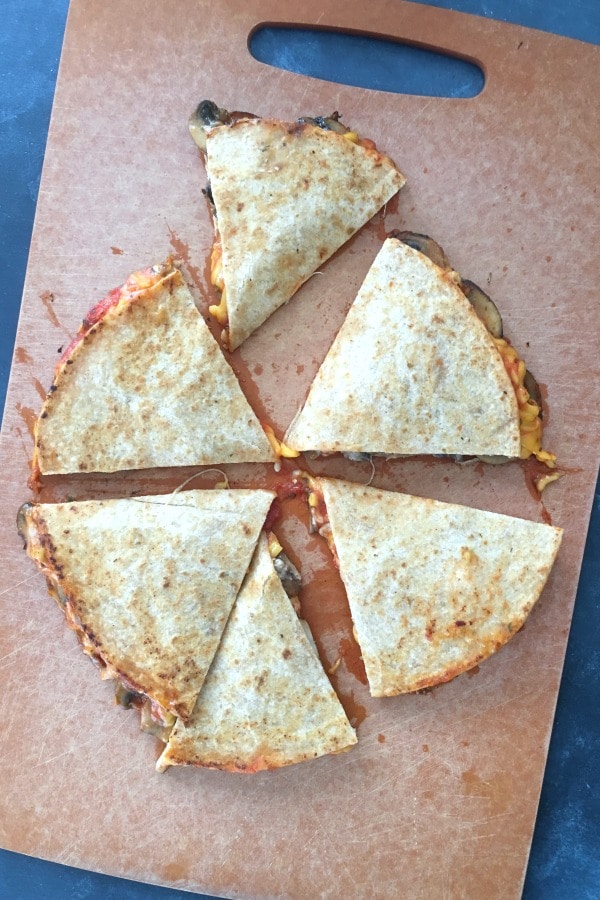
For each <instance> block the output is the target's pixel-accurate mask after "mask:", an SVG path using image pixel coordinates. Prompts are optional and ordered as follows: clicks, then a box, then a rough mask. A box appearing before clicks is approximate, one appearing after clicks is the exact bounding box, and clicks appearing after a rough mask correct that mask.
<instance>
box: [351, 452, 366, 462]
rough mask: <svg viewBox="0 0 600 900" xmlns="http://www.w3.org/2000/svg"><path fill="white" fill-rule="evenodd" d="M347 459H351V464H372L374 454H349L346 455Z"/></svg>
mask: <svg viewBox="0 0 600 900" xmlns="http://www.w3.org/2000/svg"><path fill="white" fill-rule="evenodd" d="M344 456H345V457H346V459H349V460H350V461H351V462H371V459H372V454H371V453H354V452H348V453H344Z"/></svg>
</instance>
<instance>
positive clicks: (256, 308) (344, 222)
mask: <svg viewBox="0 0 600 900" xmlns="http://www.w3.org/2000/svg"><path fill="white" fill-rule="evenodd" d="M206 144H207V162H206V168H207V174H208V177H209V179H210V186H211V191H212V196H213V199H214V204H215V208H216V211H217V225H218V230H219V234H220V238H221V243H222V247H223V258H222V263H223V270H222V271H223V279H224V283H225V287H226V292H227V309H228V316H229V338H228V343H229V348H230V349H231V350H235V348H236V347H239V345H240V344H241V343H242V342H243V341H245V340H246V338H247V337H248V336H249V335H250V334H252V332H253V331H255V330H256V329H257V328H258V327H259V325H261V324H262V323H263V322H264V321H265V320H266V319H267V318H268V317H269V316H270V315H271V314H272V313H274V312H275V310H276V309H278V308H279V307H280V306H282V305H283V304H284V303H286V302H287V301H288V300H289V299H290V297H292V295H293V294H294V293H295V292H296V291H297V290H298V288H299V287H300V286H301V285H302V284H303V283H304V282H305V281H306V280H307V278H309V277H310V276H311V275H312V274H313V272H315V271H316V270H317V269H318V267H319V266H320V265H321V264H322V263H324V262H325V260H327V259H329V257H330V256H331V255H332V254H333V253H334V252H335V251H336V250H337V249H338V248H339V247H341V246H342V244H345V243H346V241H347V240H349V238H350V237H352V235H353V234H355V233H356V232H357V231H358V230H359V229H360V228H361V227H362V226H363V225H364V224H365V223H366V222H368V220H369V219H371V218H372V217H373V216H374V215H375V213H376V212H377V211H378V210H379V209H381V207H382V206H383V205H384V204H385V203H386V202H387V201H388V200H389V199H390V198H391V197H393V196H394V194H395V193H397V191H399V190H400V188H401V187H402V185H403V184H404V182H405V178H404V176H403V175H402V174H401V173H400V172H399V171H398V170H397V169H396V167H395V165H394V163H393V162H392V161H391V160H390V159H389V158H388V157H386V156H384V155H383V154H381V153H379V152H378V151H377V150H371V149H367V148H365V147H362V146H360V145H358V144H354V143H352V141H350V140H348V139H347V138H345V137H344V136H343V135H340V134H337V133H335V132H332V131H325V130H324V129H322V128H318V127H317V126H314V125H309V124H303V123H298V122H296V123H284V122H278V121H272V120H268V119H244V120H241V121H238V122H236V123H235V124H233V125H223V126H219V127H216V128H213V129H212V130H211V131H210V132H209V133H208V135H207V140H206Z"/></svg>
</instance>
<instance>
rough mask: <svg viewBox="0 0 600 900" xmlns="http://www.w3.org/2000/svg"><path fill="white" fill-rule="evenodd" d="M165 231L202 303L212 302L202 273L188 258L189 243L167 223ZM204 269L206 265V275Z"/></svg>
mask: <svg viewBox="0 0 600 900" xmlns="http://www.w3.org/2000/svg"><path fill="white" fill-rule="evenodd" d="M167 231H168V232H169V243H170V245H171V247H172V248H173V250H174V251H175V253H176V254H177V257H178V258H179V259H181V261H182V262H183V264H184V265H185V269H186V273H187V274H188V275H189V277H190V278H191V280H192V281H193V283H194V285H195V287H196V288H197V290H198V291H199V293H200V296H201V298H202V300H203V301H204V303H206V304H207V305H210V303H212V297H211V296H210V295H209V293H208V291H207V288H206V283H205V281H204V278H203V275H202V273H201V272H200V269H199V267H198V266H195V265H194V264H193V263H192V260H191V258H190V247H189V244H188V243H187V241H184V240H183V238H181V237H180V236H179V235H178V234H177V232H176V231H174V230H173V229H172V228H171V227H170V226H169V225H167ZM206 269H207V267H206V266H205V272H204V275H206ZM208 271H209V272H210V254H209V257H208Z"/></svg>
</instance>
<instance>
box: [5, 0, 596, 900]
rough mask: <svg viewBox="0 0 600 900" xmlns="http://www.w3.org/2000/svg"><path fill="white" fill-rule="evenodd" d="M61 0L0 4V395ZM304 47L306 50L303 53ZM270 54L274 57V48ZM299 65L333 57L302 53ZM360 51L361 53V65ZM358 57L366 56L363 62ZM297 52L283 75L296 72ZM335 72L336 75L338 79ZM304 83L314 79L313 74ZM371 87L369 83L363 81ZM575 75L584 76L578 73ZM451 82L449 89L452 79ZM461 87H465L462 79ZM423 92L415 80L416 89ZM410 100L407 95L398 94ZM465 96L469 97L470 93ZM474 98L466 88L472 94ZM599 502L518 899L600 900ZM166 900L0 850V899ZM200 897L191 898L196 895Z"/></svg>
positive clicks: (61, 20)
mask: <svg viewBox="0 0 600 900" xmlns="http://www.w3.org/2000/svg"><path fill="white" fill-rule="evenodd" d="M429 5H431V6H441V7H446V8H449V9H456V10H460V11H463V12H470V13H475V14H478V15H484V16H489V17H492V18H496V19H501V20H504V21H508V22H515V23H517V24H521V25H526V26H529V27H533V28H539V29H543V30H545V31H550V32H553V33H555V34H560V35H565V36H567V37H573V38H577V39H580V40H585V41H589V42H593V43H596V44H600V2H598V0H577V2H571V3H564V2H563V0H546V2H544V0H499V2H485V0H454V2H451V0H448V2H435V3H429ZM67 9H68V0H3V4H2V29H1V31H0V76H1V77H0V121H1V123H2V132H1V138H0V251H1V253H2V259H3V261H4V265H3V286H4V287H3V300H2V305H1V307H0V308H1V310H2V327H1V328H0V397H1V399H2V404H3V403H4V397H5V392H6V385H7V382H8V374H9V371H10V364H11V358H12V351H13V345H14V338H15V331H16V326H17V319H18V314H19V306H20V300H21V293H22V288H23V280H24V276H25V268H26V265H27V256H28V250H29V242H30V238H31V229H32V226H33V217H34V213H35V205H36V200H37V192H38V187H39V179H40V174H41V168H42V161H43V156H44V149H45V143H46V136H47V130H48V122H49V118H50V110H51V106H52V98H53V94H54V86H55V81H56V73H57V69H58V61H59V57H60V49H61V45H62V38H63V32H64V25H65V19H66V14H67ZM271 38H272V35H269V31H268V30H266V31H265V32H264V33H263V34H262V35H259V36H258V38H257V39H256V40H255V42H254V45H253V48H252V49H253V53H254V54H255V55H256V56H257V57H258V58H260V59H265V60H267V61H271V62H276V61H279V62H281V59H282V57H281V55H280V56H279V57H277V56H276V54H277V53H279V54H281V53H282V50H281V43H280V42H278V43H277V42H273V41H272V40H271ZM311 46H313V45H312V44H311ZM278 47H279V49H278ZM313 50H314V52H313V53H312V54H311V56H310V65H311V66H318V65H321V64H322V65H327V66H329V69H328V70H325V71H324V72H323V77H332V75H331V74H330V73H331V71H332V70H335V67H336V59H335V48H334V52H333V53H332V52H331V49H330V48H328V49H327V52H326V53H325V54H323V53H322V52H320V48H319V45H318V41H317V42H316V43H315V44H314V46H313ZM365 50H368V48H366V45H363V48H362V51H363V55H362V60H361V62H362V64H363V65H364V60H365V59H366V58H367V57H366V56H365ZM367 55H368V54H367ZM308 58H309V57H308V56H307V54H306V53H302V52H301V53H300V54H298V50H297V45H294V46H293V45H291V44H290V46H289V47H288V48H287V51H286V56H285V65H287V66H289V67H290V68H292V69H293V70H294V71H297V69H296V68H294V67H295V66H298V65H299V66H302V65H307V64H308V63H307V60H308ZM338 71H339V70H338ZM312 74H315V71H314V69H313V70H312ZM373 77H375V75H374V76H373ZM422 77H423V78H424V79H427V80H428V82H429V86H428V87H427V89H424V91H423V92H425V93H426V92H428V90H430V89H431V87H430V86H431V84H432V83H433V84H434V85H437V86H438V89H437V91H436V88H435V87H434V88H433V92H438V93H440V94H444V93H449V94H452V92H453V91H454V92H455V93H454V96H459V95H461V96H462V95H464V93H463V94H459V93H458V91H463V92H464V91H468V90H470V89H471V88H472V87H473V85H476V80H477V77H478V76H477V74H476V72H475V73H473V72H471V73H469V72H467V71H465V72H464V73H463V74H462V75H457V73H456V71H455V70H452V71H450V67H447V68H446V69H445V68H444V65H443V61H442V63H441V64H440V62H439V61H438V62H436V61H435V60H434V61H431V60H430V61H429V62H428V61H427V60H426V61H425V62H423V71H422ZM582 77H585V73H582ZM454 78H458V82H456V81H453V80H452V79H454ZM469 79H475V81H473V82H472V81H470V80H469ZM423 83H424V82H423ZM404 89H406V90H409V91H410V90H415V88H414V87H413V86H410V85H409V86H404ZM473 89H474V88H473ZM474 92H475V93H476V92H477V90H475V89H474ZM599 610H600V496H599V493H598V488H597V489H596V496H595V502H594V509H593V513H592V520H591V524H590V531H589V535H588V541H587V545H586V551H585V557H584V562H583V569H582V574H581V580H580V586H579V591H578V595H577V601H576V605H575V613H574V618H573V624H572V629H571V635H570V639H569V646H568V650H567V657H566V662H565V669H564V673H563V678H562V683H561V690H560V695H559V699H558V707H557V713H556V720H555V723H554V729H553V733H552V741H551V746H550V754H549V758H548V764H547V768H546V773H545V778H544V785H543V789H542V796H541V802H540V808H539V812H538V818H537V823H536V829H535V834H534V840H533V847H532V852H531V857H530V861H529V867H528V871H527V879H526V883H525V890H524V897H525V898H526V900H542V898H543V900H564V898H569V900H587V898H589V900H597V898H600V852H599V848H600V789H599V786H598V779H597V772H598V762H599V761H600V703H599V702H598V701H599V697H600V693H599V684H600V614H599ZM40 896H41V897H44V898H48V900H96V898H103V900H140V898H156V900H175V898H181V900H183V898H186V897H189V896H190V894H188V893H186V892H183V891H178V890H170V889H166V888H158V887H152V886H149V885H142V884H136V883H133V882H128V881H124V880H122V879H117V878H110V877H108V876H105V875H98V874H96V873H90V872H82V871H80V870H77V869H70V868H68V867H66V866H61V865H58V864H55V863H49V862H45V861H43V860H38V859H31V858H29V857H25V856H21V855H20V854H16V853H10V852H8V851H4V850H0V900H5V898H6V900H9V898H10V900H33V898H38V897H40ZM197 896H199V895H197Z"/></svg>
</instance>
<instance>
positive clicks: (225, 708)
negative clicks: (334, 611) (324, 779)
mask: <svg viewBox="0 0 600 900" xmlns="http://www.w3.org/2000/svg"><path fill="white" fill-rule="evenodd" d="M355 743H356V735H355V733H354V730H353V728H352V727H351V725H350V723H349V721H348V719H347V718H346V714H345V713H344V710H343V708H342V705H341V704H340V702H339V700H338V698H337V697H336V695H335V693H334V691H333V688H332V687H331V684H330V683H329V679H328V678H327V676H326V675H325V672H324V671H323V668H322V666H321V663H320V661H319V658H318V656H317V654H316V650H315V649H314V647H313V645H312V643H311V642H310V641H309V640H308V637H307V635H306V634H305V632H304V629H303V627H302V625H301V623H300V620H299V619H298V616H297V615H296V613H295V612H294V610H293V608H292V605H291V603H290V601H289V599H288V597H287V596H286V594H285V592H284V590H283V588H282V586H281V582H280V581H279V578H278V576H277V575H276V574H275V570H274V568H273V563H272V560H271V557H270V556H269V551H268V549H267V544H266V539H265V538H264V537H262V538H261V540H260V542H259V544H258V547H257V549H256V551H255V555H254V559H253V561H252V565H251V567H250V570H249V572H248V574H247V576H246V579H245V581H244V584H243V586H242V589H241V591H240V593H239V594H238V597H237V600H236V602H235V606H234V608H233V611H232V613H231V617H230V619H229V622H228V623H227V627H226V629H225V632H224V634H223V638H222V640H221V644H220V646H219V649H218V651H217V654H216V656H215V659H214V661H213V664H212V666H211V669H210V672H209V673H208V675H207V677H206V681H205V682H204V686H203V688H202V691H201V693H200V696H199V698H198V702H197V703H196V707H195V709H194V712H193V713H192V716H191V718H190V720H189V722H188V723H187V724H186V725H183V724H182V723H180V722H177V723H176V724H175V727H174V728H173V731H172V732H171V736H170V739H169V742H168V744H167V746H166V748H165V750H164V752H163V754H162V756H161V757H160V759H159V760H158V763H157V769H158V771H159V772H162V771H164V769H166V768H167V767H168V766H174V765H196V766H206V767H209V768H215V769H225V770H228V771H234V772H257V771H259V770H261V769H274V768H279V767H281V766H286V765H290V764H291V763H297V762H302V761H304V760H308V759H314V758H315V757H317V756H323V755H324V754H326V753H337V752H339V751H340V750H344V749H346V748H349V747H351V746H352V745H353V744H355Z"/></svg>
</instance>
